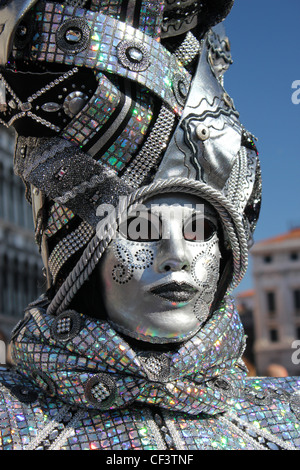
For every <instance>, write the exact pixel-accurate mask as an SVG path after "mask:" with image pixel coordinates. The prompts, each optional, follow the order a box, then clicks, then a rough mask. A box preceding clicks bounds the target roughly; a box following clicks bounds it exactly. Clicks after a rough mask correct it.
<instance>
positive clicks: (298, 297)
mask: <svg viewBox="0 0 300 470" xmlns="http://www.w3.org/2000/svg"><path fill="white" fill-rule="evenodd" d="M293 294H294V309H295V310H296V313H297V314H298V315H300V289H295V290H294V292H293Z"/></svg>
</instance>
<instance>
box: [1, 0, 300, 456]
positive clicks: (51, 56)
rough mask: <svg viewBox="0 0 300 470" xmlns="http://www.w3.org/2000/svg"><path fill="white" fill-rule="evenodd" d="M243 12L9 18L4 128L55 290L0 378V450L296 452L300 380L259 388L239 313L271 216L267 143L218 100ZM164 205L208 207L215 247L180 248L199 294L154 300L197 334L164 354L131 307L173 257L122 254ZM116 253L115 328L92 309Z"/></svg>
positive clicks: (85, 11) (225, 0)
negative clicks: (264, 186) (139, 288)
mask: <svg viewBox="0 0 300 470" xmlns="http://www.w3.org/2000/svg"><path fill="white" fill-rule="evenodd" d="M232 3H233V2H232V1H230V0H210V1H203V2H201V3H200V2H191V1H190V0H183V1H180V2H176V5H174V2H172V1H171V0H167V1H143V0H142V1H140V2H137V1H136V0H128V1H123V0H116V1H107V0H90V1H85V0H66V1H65V2H62V3H55V2H52V1H43V0H27V1H25V2H24V1H21V0H3V1H1V2H0V13H1V21H3V23H2V24H0V66H1V69H0V79H1V81H0V100H1V101H0V122H1V124H3V125H5V126H7V127H9V126H14V128H15V129H16V132H17V143H16V151H15V171H16V172H17V174H18V175H19V176H20V177H21V178H22V180H23V181H24V184H25V188H26V196H27V199H28V200H29V202H30V203H31V204H32V206H33V213H34V223H35V234H36V241H37V244H38V246H39V248H40V251H41V255H42V258H43V262H44V266H45V275H46V278H47V292H46V293H45V295H43V296H42V297H41V298H40V299H38V300H36V301H35V302H33V303H32V304H31V305H29V306H28V308H27V309H26V312H25V316H24V319H23V320H22V321H21V322H20V323H19V324H18V325H17V326H16V328H15V330H14V332H13V336H12V342H11V345H12V358H13V361H14V367H13V368H12V369H6V368H1V370H0V448H3V449H13V450H19V449H28V450H29V449H47V450H49V449H51V450H55V449H66V450H69V449H74V450H80V449H103V450H133V449H135V450H152V451H157V450H190V451H192V450H201V449H202V450H218V449H220V450H222V449H223V450H233V449H243V450H248V449H249V450H250V449H251V450H257V449H260V450H265V449H288V450H293V449H299V448H300V430H299V425H300V379H297V378H286V379H274V378H251V379H250V378H248V377H247V369H246V367H245V365H244V363H243V361H242V355H243V352H244V348H245V338H244V331H243V327H242V324H241V321H240V318H239V316H238V314H237V312H236V309H235V307H234V303H233V300H232V298H231V293H232V290H233V289H234V288H235V287H236V286H237V285H238V283H239V282H240V280H241V279H242V277H243V275H244V273H245V271H246V268H247V256H248V248H249V245H251V243H252V235H253V232H254V229H255V226H256V223H257V219H258V215H259V208H260V200H261V174H260V164H259V159H258V153H257V150H256V147H255V143H254V141H255V139H254V137H253V136H252V135H251V134H250V133H249V132H247V131H246V130H245V129H244V127H243V126H242V125H241V123H240V121H239V114H238V112H237V110H236V109H235V107H234V103H233V101H232V99H231V98H230V96H229V95H228V93H227V92H226V90H225V88H224V82H223V75H224V72H225V71H226V70H227V68H228V67H229V65H230V63H231V55H230V45H229V41H228V39H227V37H226V35H225V32H224V30H223V28H222V27H221V26H220V25H218V23H220V22H221V21H222V20H223V19H224V18H225V17H226V16H227V14H228V13H229V11H230V9H231V7H232ZM216 25H218V26H216ZM170 194H173V195H174V194H175V195H176V197H177V198H178V201H180V200H181V197H182V195H188V196H192V197H193V198H194V199H192V201H198V200H199V201H202V202H204V203H205V204H204V206H205V207H204V211H203V212H202V213H201V217H202V219H201V220H206V223H207V227H208V234H205V232H204V234H202V235H201V237H202V238H201V237H200V239H197V238H195V239H193V238H192V237H191V236H190V233H188V234H186V233H185V234H184V238H185V239H184V244H183V245H182V246H185V247H189V253H188V254H189V256H190V259H189V260H188V262H185V263H182V264H181V267H180V271H181V273H180V275H181V276H190V277H189V278H191V285H188V286H187V285H186V284H184V283H183V282H181V281H180V282H178V281H176V282H175V281H174V279H173V278H172V283H169V284H168V286H169V287H168V289H169V291H168V292H167V293H166V292H162V291H163V290H165V286H163V288H162V286H161V285H160V292H159V293H158V294H157V290H156V291H155V294H154V295H157V297H159V299H160V300H159V302H162V304H163V305H166V302H168V301H169V299H168V298H167V300H166V296H167V297H169V298H171V299H173V300H174V302H173V304H176V309H177V311H178V312H184V315H187V314H188V313H190V314H191V317H192V320H193V321H192V323H191V327H190V331H189V330H188V331H185V330H184V329H183V330H182V331H180V328H183V325H182V323H184V322H182V320H180V319H179V318H178V316H177V317H176V315H175V316H174V323H175V327H174V331H172V334H170V335H169V336H168V333H167V332H165V331H164V332H163V333H162V332H161V331H157V330H159V328H158V329H157V330H156V329H155V328H156V326H157V321H158V320H159V315H156V316H155V315H153V317H154V320H153V321H154V323H153V325H154V326H155V327H154V326H153V325H152V323H151V321H150V323H149V327H148V324H147V326H146V327H145V328H144V329H143V325H139V324H138V325H137V326H134V328H132V329H131V330H130V327H131V326H132V325H133V320H132V317H130V315H129V314H128V311H130V309H128V311H127V310H126V309H125V308H124V307H123V310H126V311H125V313H124V311H120V309H121V310H122V302H121V300H122V292H125V290H124V289H127V290H128V291H129V292H134V291H133V289H132V285H133V279H134V280H135V281H136V282H138V281H140V279H141V277H142V274H144V275H145V277H146V278H147V276H150V274H149V273H152V278H151V280H152V281H153V280H155V279H156V278H155V276H158V275H159V276H164V275H165V274H166V272H167V271H168V272H170V271H172V270H173V271H172V275H173V272H174V271H175V270H176V269H177V268H176V267H175V264H176V263H177V264H178V260H175V261H176V263H175V261H174V260H172V262H171V261H170V260H168V263H165V265H164V267H163V270H164V271H162V266H159V267H158V268H159V269H158V268H157V267H155V263H156V261H157V257H158V256H161V253H166V249H165V248H163V245H159V244H160V243H161V239H159V241H157V242H156V243H157V244H158V245H157V246H158V248H157V250H156V251H155V250H153V249H151V243H152V240H149V239H147V240H146V241H144V242H143V244H141V245H139V246H138V247H137V246H136V245H135V243H136V242H135V241H132V240H130V241H129V242H128V241H127V240H126V237H125V238H124V240H121V242H119V243H115V241H114V240H115V237H116V235H117V234H118V233H121V232H122V230H121V229H122V226H123V223H124V217H125V216H126V215H128V213H132V210H133V209H134V208H135V207H136V206H137V205H141V204H142V205H143V204H147V203H149V201H153V200H155V201H157V199H155V198H159V197H161V196H165V197H166V200H168V197H169V196H168V195H170ZM153 198H154V199H153ZM193 203H194V202H193ZM130 211H131V212H130ZM191 211H192V213H193V214H196V212H195V211H194V209H193V207H192V209H191ZM146 212H147V207H146ZM197 214H198V216H199V212H197ZM125 219H126V217H125ZM215 219H217V222H215V225H214V223H213V221H214V220H215ZM170 225H171V228H173V229H174V230H175V228H176V224H175V225H174V223H173V224H170ZM212 227H214V228H212ZM177 228H178V227H177ZM210 230H211V231H210ZM195 240H196V244H195V245H193V247H196V248H192V244H193V243H194V241H195ZM174 246H175V245H174ZM129 247H130V248H129ZM132 247H133V248H132ZM219 247H220V251H218V250H219ZM131 248H132V249H131ZM175 248H176V249H178V244H177V246H175ZM175 248H174V249H175ZM164 250H165V251H164ZM197 250H198V251H197ZM214 250H215V251H214ZM186 251H188V250H186ZM109 252H111V253H112V256H114V257H115V264H113V265H112V268H110V271H109V276H110V277H109V282H108V284H110V285H111V284H113V283H115V285H116V286H117V287H119V288H120V289H119V291H120V294H118V295H119V298H118V299H117V298H116V303H117V300H118V301H119V304H120V306H119V310H117V311H116V312H115V315H116V319H117V321H114V318H112V316H111V311H110V308H109V307H107V305H108V304H107V303H105V296H104V301H103V298H102V297H101V295H102V294H100V293H99V292H98V291H99V286H100V285H101V284H99V279H100V278H99V276H100V277H101V274H99V266H100V265H101V263H102V265H103V263H104V262H105V259H107V253H109ZM193 252H196V253H197V254H196V255H195V257H193ZM172 263H173V264H174V266H173V267H172ZM155 269H157V271H156V274H155V276H154V274H153V272H154V270H155ZM104 273H105V270H104ZM102 275H103V273H102ZM105 275H106V274H105ZM183 279H185V278H184V277H183ZM154 284H155V283H154ZM151 285H152V284H151ZM170 286H172V288H171V287H170ZM182 286H183V287H182ZM105 288H109V285H108V287H107V286H106V287H104V290H105ZM122 289H123V290H122ZM171 290H172V291H171ZM170 291H171V292H170ZM151 292H152V291H151ZM147 295H149V298H150V294H147V293H145V292H144V293H143V295H141V298H142V299H143V298H145V299H147ZM151 295H152V294H151ZM170 296H171V297H170ZM157 297H155V299H156V300H155V301H157ZM190 297H193V299H194V300H193V301H190ZM152 298H153V304H154V303H155V302H154V297H152ZM161 298H164V300H163V301H161ZM130 301H132V302H136V304H137V298H136V299H134V296H133V297H132V299H130ZM159 302H158V301H157V303H159ZM189 302H190V303H189ZM99 305H100V307H99ZM186 305H189V306H190V307H189V308H190V310H191V312H189V308H188V307H186ZM172 309H173V310H172ZM174 311H175V308H174V306H172V307H171V306H170V308H169V310H168V311H167V313H170V312H171V314H173V313H174ZM163 312H164V310H163ZM131 313H132V312H131ZM138 313H139V312H137V317H138V316H139V315H138ZM151 313H153V312H151ZM154 313H155V312H154ZM164 313H165V312H164ZM143 315H144V312H143V311H141V317H142V318H144V319H146V316H145V315H144V317H143ZM179 316H180V315H179ZM150 317H151V315H150ZM124 318H125V320H124ZM151 318H152V317H151ZM167 318H168V317H167ZM171 318H173V317H172V315H171ZM183 318H184V319H185V318H186V316H183ZM123 320H124V321H125V323H122V321H123ZM128 321H129V323H128ZM135 321H136V320H135ZM126 322H127V323H126ZM128 324H129V330H128ZM158 324H159V323H158ZM166 324H167V325H168V327H169V324H168V322H167V321H166ZM170 326H172V322H170ZM176 328H177V330H178V331H177V330H176Z"/></svg>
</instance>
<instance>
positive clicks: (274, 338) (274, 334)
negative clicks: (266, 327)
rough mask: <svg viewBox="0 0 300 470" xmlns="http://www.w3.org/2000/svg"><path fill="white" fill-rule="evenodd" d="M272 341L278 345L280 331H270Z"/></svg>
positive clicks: (273, 329)
mask: <svg viewBox="0 0 300 470" xmlns="http://www.w3.org/2000/svg"><path fill="white" fill-rule="evenodd" d="M270 340H271V341H272V343H276V342H277V341H278V331H277V330H276V329H275V328H272V329H271V330H270Z"/></svg>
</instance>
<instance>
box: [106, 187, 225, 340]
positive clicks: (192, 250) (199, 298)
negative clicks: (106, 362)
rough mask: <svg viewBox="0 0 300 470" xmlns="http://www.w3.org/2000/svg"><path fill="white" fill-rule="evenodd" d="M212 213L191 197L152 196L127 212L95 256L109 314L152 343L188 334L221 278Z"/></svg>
mask: <svg viewBox="0 0 300 470" xmlns="http://www.w3.org/2000/svg"><path fill="white" fill-rule="evenodd" d="M219 265H220V249H219V240H218V236H217V219H216V216H215V215H214V212H213V210H212V209H211V207H210V206H209V205H208V204H206V203H203V201H201V200H199V199H198V198H196V197H193V196H188V195H181V196H178V195H176V196H175V195H174V196H173V195H170V196H169V197H167V198H166V197H165V196H164V197H159V196H156V197H153V198H152V199H150V200H149V201H148V202H147V203H145V205H144V206H143V208H142V209H141V210H139V211H135V213H134V214H132V213H129V214H128V218H127V220H126V222H124V223H123V224H121V226H120V229H119V233H118V236H117V238H116V239H115V240H113V241H112V242H111V244H110V245H109V247H108V248H107V250H106V252H105V255H104V257H103V259H102V260H101V261H100V263H99V269H100V277H101V282H102V284H103V286H102V288H103V298H104V305H105V308H106V312H107V316H108V319H109V321H110V322H111V323H112V324H113V326H114V328H116V329H117V330H119V331H121V332H123V333H125V334H127V335H128V336H131V337H134V338H136V339H140V340H143V341H148V342H152V343H166V342H178V341H183V340H185V339H188V338H190V337H191V336H193V335H194V334H195V333H196V332H197V331H198V330H199V328H200V327H201V325H202V323H203V322H204V321H205V320H206V318H207V316H208V314H209V310H210V306H211V303H212V301H213V299H214V296H215V293H216V289H217V283H218V279H219V270H220V269H219Z"/></svg>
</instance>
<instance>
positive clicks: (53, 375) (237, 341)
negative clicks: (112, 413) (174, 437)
mask: <svg viewBox="0 0 300 470" xmlns="http://www.w3.org/2000/svg"><path fill="white" fill-rule="evenodd" d="M243 349H244V331H243V327H242V325H241V321H240V318H239V316H238V314H237V312H236V311H235V308H234V305H233V303H232V300H231V299H230V298H228V299H226V303H224V304H223V305H222V307H221V308H220V309H219V310H217V311H215V313H214V314H213V315H212V316H211V318H210V319H209V321H207V322H206V324H205V325H204V326H203V327H202V329H201V330H200V331H199V332H198V333H197V334H196V335H195V336H194V337H193V338H191V339H190V340H188V341H187V342H185V343H184V344H182V345H180V346H178V349H177V351H176V352H174V351H172V352H157V351H156V352H145V351H142V350H136V349H133V348H132V347H131V346H130V345H129V344H128V343H127V342H126V341H125V340H124V339H123V338H122V337H121V336H120V335H119V334H118V333H117V332H116V331H115V330H114V329H112V327H111V326H110V325H109V323H108V322H106V321H103V320H95V319H92V318H89V317H86V316H84V315H81V314H78V313H77V312H75V311H74V310H69V311H65V312H63V313H62V314H60V315H59V316H58V317H54V316H50V315H48V314H47V313H46V310H45V309H44V308H41V306H39V305H38V304H37V305H36V306H35V307H32V308H31V309H30V310H28V311H27V313H26V316H25V319H24V320H23V322H22V323H21V324H20V326H19V327H18V328H17V329H16V331H15V334H14V337H13V341H12V357H13V359H14V362H15V364H16V367H17V369H18V370H19V371H20V372H21V373H22V374H24V375H25V376H27V377H29V378H30V379H31V380H33V381H34V382H35V383H36V384H37V385H38V386H39V387H40V388H41V389H43V391H44V392H45V393H46V394H48V395H50V396H53V397H56V398H58V399H60V400H62V401H64V402H67V403H69V404H71V405H77V406H79V407H84V408H89V409H93V408H94V409H102V410H107V409H115V408H122V407H125V406H128V405H130V404H132V403H134V402H135V403H137V402H139V403H147V404H153V405H156V406H160V407H163V408H168V409H176V410H178V411H181V412H186V413H190V414H192V415H197V414H199V413H201V412H204V413H207V414H216V413H220V412H223V411H226V410H227V409H228V408H230V407H231V406H232V405H233V403H234V400H235V398H236V397H238V396H240V393H241V391H242V389H243V388H244V379H245V376H246V369H245V367H244V366H243V363H242V361H241V355H242V353H243Z"/></svg>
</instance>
